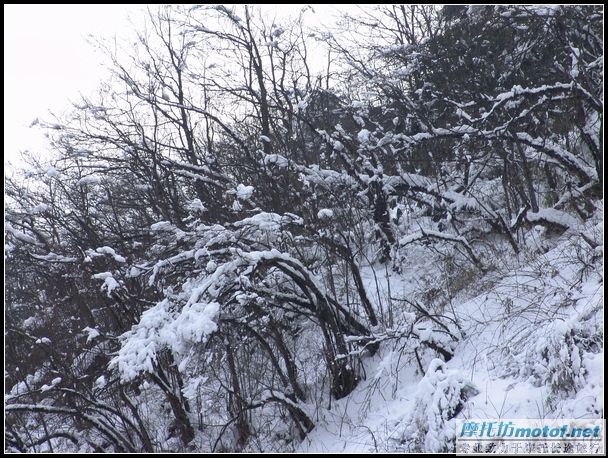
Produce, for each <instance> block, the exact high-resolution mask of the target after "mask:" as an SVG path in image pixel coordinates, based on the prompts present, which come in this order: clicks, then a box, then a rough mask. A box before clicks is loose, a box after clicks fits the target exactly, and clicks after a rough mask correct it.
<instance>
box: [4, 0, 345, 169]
mask: <svg viewBox="0 0 608 458" xmlns="http://www.w3.org/2000/svg"><path fill="white" fill-rule="evenodd" d="M302 6H303V5H276V4H275V5H264V6H263V8H264V9H267V10H268V12H269V14H273V13H275V12H276V14H277V16H279V17H280V16H282V15H288V14H290V13H293V12H297V11H299V9H300V8H301V7H302ZM143 8H145V6H144V5H4V163H5V166H7V165H8V166H9V167H10V164H11V163H12V164H14V165H19V164H21V160H20V159H19V158H20V152H21V151H24V150H29V151H34V152H44V149H45V148H46V146H45V141H44V137H43V136H42V132H41V131H40V129H36V128H29V125H30V124H31V123H32V121H33V120H34V119H36V118H38V117H40V118H42V119H48V120H50V119H51V117H50V116H49V110H51V111H53V112H56V113H61V112H62V111H64V110H65V109H68V108H69V101H70V100H77V99H78V96H79V94H80V93H83V94H89V93H92V92H93V91H94V90H95V89H96V87H97V86H98V84H99V82H100V81H101V80H102V79H103V76H104V71H103V69H102V67H101V65H100V63H101V62H102V56H101V54H100V53H98V52H96V51H95V49H94V47H93V46H91V45H90V44H88V43H87V41H86V37H87V36H88V35H94V36H106V37H111V36H114V35H117V36H118V37H122V36H125V35H126V34H128V33H129V30H130V29H131V28H132V24H133V23H137V22H138V21H137V18H138V17H139V16H140V12H141V11H142V10H143ZM313 8H314V10H315V14H314V19H313V21H315V22H316V21H318V22H319V23H326V24H327V23H329V22H332V21H333V19H334V18H335V16H336V15H337V14H338V13H339V12H340V11H344V10H346V9H350V8H352V6H350V5H344V6H343V5H314V6H313ZM129 17H131V20H130V19H129ZM131 21H132V22H131ZM313 25H316V24H313Z"/></svg>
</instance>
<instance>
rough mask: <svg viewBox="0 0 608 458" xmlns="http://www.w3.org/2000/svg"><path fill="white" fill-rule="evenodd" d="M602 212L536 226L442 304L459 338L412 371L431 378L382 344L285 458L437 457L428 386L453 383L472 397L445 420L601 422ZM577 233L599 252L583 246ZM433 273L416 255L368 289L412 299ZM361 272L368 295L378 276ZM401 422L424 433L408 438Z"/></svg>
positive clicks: (447, 436)
mask: <svg viewBox="0 0 608 458" xmlns="http://www.w3.org/2000/svg"><path fill="white" fill-rule="evenodd" d="M602 215H603V212H601V211H600V212H598V214H596V215H595V217H594V218H592V219H591V220H590V221H588V222H587V223H586V224H585V226H584V227H580V228H577V229H575V230H572V231H568V232H566V233H564V234H562V235H560V236H558V237H554V238H547V237H546V235H544V231H543V230H542V229H541V228H540V227H535V228H533V229H532V230H530V231H529V232H528V233H527V234H526V239H527V246H528V250H527V252H526V253H522V255H521V256H520V257H519V258H516V257H513V256H507V258H506V259H502V260H500V261H502V263H503V265H502V266H501V267H500V268H498V269H497V270H495V271H492V272H490V273H488V274H487V275H485V276H484V277H482V278H479V279H478V280H477V281H475V282H473V283H471V284H469V285H467V287H466V288H464V289H463V290H462V291H460V292H458V293H457V294H456V295H455V296H454V297H452V298H451V303H452V306H453V311H454V312H455V315H456V316H457V318H458V321H459V322H460V325H461V327H462V332H463V334H464V338H463V339H462V340H461V341H460V342H458V344H457V346H456V348H455V350H454V357H453V358H452V359H451V360H450V361H448V362H447V363H445V364H441V363H439V360H436V359H435V360H433V361H431V363H430V364H429V366H427V367H425V368H424V369H425V370H429V372H432V373H429V372H427V375H426V376H425V377H423V376H422V375H421V374H420V371H419V370H417V365H416V363H415V362H414V361H413V359H412V358H411V355H409V354H408V353H409V352H408V351H407V350H406V348H405V347H406V345H407V343H405V341H395V342H393V343H391V344H389V345H387V344H384V346H383V347H382V349H381V350H380V351H379V352H378V354H377V355H376V356H375V357H374V358H372V359H370V360H368V361H367V366H366V373H367V375H368V378H367V380H366V381H365V382H364V383H362V384H361V385H360V386H359V387H358V388H357V389H356V390H355V392H353V393H352V394H351V395H350V396H348V397H347V398H345V399H341V400H338V401H334V402H333V403H332V405H331V408H327V409H324V410H323V411H320V412H317V415H318V417H319V420H318V424H317V427H316V428H315V429H314V430H313V431H312V432H311V433H310V434H309V435H308V437H307V438H306V439H305V440H304V442H303V443H302V444H300V446H299V447H298V448H297V450H298V451H302V452H332V451H333V452H370V451H372V452H391V451H415V450H419V448H417V445H416V444H423V445H422V449H423V450H425V451H427V452H428V451H442V450H443V451H449V450H450V445H449V444H450V443H451V441H453V438H454V435H453V434H454V431H453V428H454V424H455V418H454V419H450V420H447V419H446V418H443V419H442V418H441V415H437V413H438V412H437V410H435V411H434V410H433V408H434V407H435V406H433V405H432V403H433V402H436V403H437V405H441V402H445V404H444V405H448V404H449V402H448V401H449V399H447V398H448V397H449V396H447V397H446V396H445V395H441V394H439V395H437V393H436V391H437V387H442V388H445V387H449V386H450V384H452V385H453V384H456V385H458V383H461V384H462V383H468V384H470V385H471V386H473V387H475V390H477V392H478V394H476V395H474V396H472V397H470V398H469V399H468V401H467V402H466V405H465V407H464V409H463V410H462V411H461V412H460V413H459V414H458V416H457V418H509V419H513V418H601V417H602V416H603V398H602V392H603V375H602V367H603V357H604V355H603V332H602V328H603V298H604V296H603V272H602V263H603V245H602V240H603V239H602V233H603V221H602ZM581 232H582V233H584V234H585V235H586V236H587V237H588V238H590V239H591V240H596V241H599V243H600V244H599V245H598V246H597V247H596V248H592V247H590V246H589V245H588V244H587V243H586V242H585V241H584V240H583V238H582V237H581V235H580V234H581ZM497 261H498V260H497ZM433 268H435V269H436V270H439V266H438V265H435V266H433V265H429V262H428V258H425V257H422V256H421V257H418V258H417V259H415V260H414V263H413V264H412V265H410V266H408V268H407V269H405V270H404V271H403V272H402V274H401V275H394V274H393V275H389V276H388V277H387V276H386V275H384V276H382V277H381V279H380V284H381V285H384V288H383V289H384V292H385V293H386V292H387V290H388V289H389V287H388V285H389V284H390V285H391V287H392V293H393V295H395V296H397V297H398V296H405V297H407V296H413V295H415V294H416V291H417V286H416V280H417V279H420V277H421V276H422V277H424V276H425V275H428V274H429V273H431V272H432V270H433ZM414 272H418V274H417V275H416V274H414ZM365 273H366V274H367V275H366V280H367V283H368V288H369V289H370V290H374V288H375V287H376V281H377V275H378V274H376V276H374V274H373V272H372V269H371V268H370V269H367V270H366V272H365ZM436 273H437V275H439V273H438V272H436ZM384 299H386V297H385V298H384ZM376 305H378V298H377V299H376ZM430 370H433V371H430ZM443 372H444V373H445V375H443ZM434 392H435V397H433V393H434ZM421 404H422V405H421ZM416 422H418V423H416ZM412 424H420V425H423V424H426V425H427V427H428V430H427V431H426V432H425V433H423V434H420V433H419V431H420V429H417V428H415V427H412ZM417 435H418V436H417ZM420 436H422V437H420Z"/></svg>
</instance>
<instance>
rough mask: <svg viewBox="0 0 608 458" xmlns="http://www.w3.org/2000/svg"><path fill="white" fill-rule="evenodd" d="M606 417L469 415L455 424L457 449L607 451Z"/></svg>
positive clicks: (467, 450) (592, 452) (590, 452)
mask: <svg viewBox="0 0 608 458" xmlns="http://www.w3.org/2000/svg"><path fill="white" fill-rule="evenodd" d="M604 431H605V420H603V419H576V420H574V419H469V420H458V421H457V424H456V453H462V454H466V453H497V454H500V453H537V454H596V453H597V454H604V450H605V442H604V441H605V436H604Z"/></svg>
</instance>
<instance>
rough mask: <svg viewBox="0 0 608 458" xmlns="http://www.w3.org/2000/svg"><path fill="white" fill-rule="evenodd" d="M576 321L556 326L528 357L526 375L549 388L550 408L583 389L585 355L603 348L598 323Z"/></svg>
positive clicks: (577, 319) (585, 371)
mask: <svg viewBox="0 0 608 458" xmlns="http://www.w3.org/2000/svg"><path fill="white" fill-rule="evenodd" d="M591 314H593V312H591ZM575 318H576V319H571V320H568V321H566V322H557V323H555V324H554V325H553V326H552V329H551V332H550V334H549V335H548V336H546V337H545V338H544V339H539V341H538V343H537V344H536V346H535V347H533V349H531V350H530V352H529V354H528V355H527V357H526V361H529V363H528V365H527V366H526V368H525V369H524V373H526V372H527V373H528V374H529V375H530V376H531V377H532V381H533V383H534V384H536V385H537V386H546V387H547V388H548V391H549V392H548V396H547V401H548V402H549V404H553V403H554V402H555V401H557V400H558V399H560V398H563V397H565V396H569V395H573V394H575V393H576V391H577V390H578V389H580V388H581V387H583V385H584V384H585V376H586V374H587V370H586V368H585V366H584V364H583V358H584V355H585V354H586V353H588V352H591V353H597V352H599V351H600V349H601V346H602V331H601V329H600V328H599V326H600V324H599V322H595V321H594V320H587V321H586V322H583V321H579V318H578V317H575Z"/></svg>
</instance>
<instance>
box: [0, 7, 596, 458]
mask: <svg viewBox="0 0 608 458" xmlns="http://www.w3.org/2000/svg"><path fill="white" fill-rule="evenodd" d="M400 8H401V7H400ZM395 11H397V9H395V8H393V7H390V6H382V5H378V6H377V8H374V9H369V11H368V13H369V15H370V16H369V17H367V16H366V17H362V16H359V15H355V16H354V17H352V18H350V19H349V20H345V21H342V22H340V24H339V26H338V28H337V29H336V30H335V32H332V33H329V32H319V31H314V32H313V31H308V30H306V27H305V19H303V18H305V17H306V15H308V14H309V12H308V9H306V8H305V9H303V10H302V11H300V12H299V13H298V15H297V18H296V17H294V18H293V19H292V20H285V21H284V22H283V21H275V22H273V23H272V24H271V23H269V22H267V19H266V18H265V16H264V15H260V14H258V13H257V12H256V11H255V9H254V8H253V7H251V6H238V5H235V6H204V5H203V6H198V7H172V6H167V7H162V8H160V9H159V10H158V12H156V13H151V16H150V18H149V19H148V20H149V21H150V23H149V24H148V25H147V26H146V29H145V30H146V31H145V33H140V34H139V35H138V37H137V40H136V42H135V44H133V43H132V42H129V44H128V46H127V48H126V49H124V50H123V51H121V52H119V53H118V54H116V55H113V56H111V62H110V63H111V67H112V68H113V69H114V73H113V74H112V76H111V78H110V81H109V83H108V84H106V85H104V86H103V87H102V88H101V90H100V95H99V97H98V98H90V99H84V100H82V102H81V103H79V104H77V105H76V106H75V107H74V111H73V112H72V113H71V114H69V115H66V116H65V117H64V118H63V119H57V120H54V122H52V123H46V122H43V121H40V120H39V121H38V122H37V126H40V127H42V128H46V129H47V130H48V132H49V134H48V136H49V138H50V140H51V142H52V151H53V156H52V158H50V159H49V161H48V163H33V164H31V167H30V169H29V170H28V171H27V172H25V173H24V174H23V175H17V177H16V178H15V179H13V178H10V177H9V178H8V179H7V180H6V194H5V200H6V201H7V204H6V214H5V219H6V224H5V264H6V277H7V278H6V282H5V284H6V286H5V288H6V290H5V297H6V312H5V315H6V322H7V323H6V329H5V331H6V346H5V360H6V373H5V382H6V385H7V390H6V392H7V396H6V401H5V403H6V407H5V409H6V431H5V433H6V438H7V439H6V448H7V451H12V452H42V451H54V452H70V451H72V452H74V451H80V452H146V453H152V452H259V451H264V452H289V451H299V452H313V451H314V452H318V451H344V452H361V451H376V452H380V451H384V452H404V451H409V452H414V451H415V452H429V453H430V452H433V453H439V452H452V451H453V447H454V426H455V422H456V420H457V419H459V418H464V417H467V418H508V417H510V416H511V417H513V418H520V417H521V418H526V417H531V418H538V417H543V418H544V417H546V418H599V417H601V416H602V415H603V411H602V405H603V399H602V385H603V375H602V374H603V372H602V361H603V331H602V329H603V309H602V308H603V288H602V287H603V274H602V265H603V255H604V251H603V218H602V217H603V191H602V185H603V170H602V164H603V151H602V145H603V143H602V125H603V73H602V72H603V39H602V37H603V30H602V21H603V15H602V10H601V8H599V7H595V6H574V5H571V6H554V7H532V6H502V5H496V6H476V7H471V8H467V7H460V6H453V5H452V6H448V7H444V8H438V7H436V6H433V5H431V6H425V5H402V9H401V10H400V11H401V12H402V13H403V16H402V15H401V14H398V15H396V14H395ZM410 15H411V16H410ZM372 17H375V18H376V19H377V20H373V21H372V20H371V18H372ZM407 17H415V18H418V20H416V21H413V22H412V21H409V20H407V21H405V20H404V18H407ZM279 22H280V23H279ZM107 49H108V50H110V53H111V54H112V51H111V50H113V49H117V48H116V47H115V44H114V43H112V46H107ZM321 52H326V53H328V55H329V56H331V59H329V65H330V66H329V68H325V69H323V71H322V72H321V73H319V74H318V75H315V72H316V70H315V68H314V66H312V65H310V64H311V62H310V61H309V60H308V59H309V56H310V55H311V53H314V54H316V53H321ZM129 56H130V57H129ZM49 154H50V153H49Z"/></svg>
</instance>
